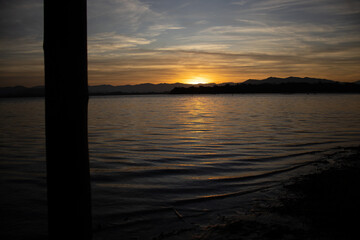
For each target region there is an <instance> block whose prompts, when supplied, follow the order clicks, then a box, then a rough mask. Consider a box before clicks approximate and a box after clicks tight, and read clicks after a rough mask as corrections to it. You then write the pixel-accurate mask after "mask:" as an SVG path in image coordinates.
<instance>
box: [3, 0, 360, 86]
mask: <svg viewBox="0 0 360 240" xmlns="http://www.w3.org/2000/svg"><path fill="white" fill-rule="evenodd" d="M42 36H43V6H42V0H12V1H9V0H0V87H4V86H16V85H23V86H37V85H43V84H44V70H43V51H42ZM88 51H89V85H99V84H112V85H124V84H139V83H175V82H183V83H197V82H217V83H220V82H242V81H245V80H247V79H249V78H253V79H263V78H267V77H269V76H274V77H288V76H297V77H305V76H308V77H318V78H327V79H332V80H338V81H356V80H360V2H359V1H358V0H341V1H340V0H302V1H298V0H88Z"/></svg>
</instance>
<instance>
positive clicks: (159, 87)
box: [0, 77, 360, 98]
mask: <svg viewBox="0 0 360 240" xmlns="http://www.w3.org/2000/svg"><path fill="white" fill-rule="evenodd" d="M69 87H71V86H69ZM44 93H45V90H44V87H43V86H36V87H31V88H27V87H23V86H16V87H2V88H0V98H5V97H43V96H44ZM165 93H171V94H202V93H208V94H216V93H360V81H356V82H353V83H344V82H335V81H332V80H327V79H318V78H309V77H305V78H299V77H288V78H276V77H269V78H267V79H264V80H255V79H249V80H247V81H245V82H243V83H233V82H228V83H221V84H214V83H210V84H198V85H193V84H184V83H171V84H170V83H161V84H152V83H144V84H137V85H122V86H112V85H96V86H89V94H90V95H92V96H96V95H127V94H165Z"/></svg>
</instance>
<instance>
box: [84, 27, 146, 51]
mask: <svg viewBox="0 0 360 240" xmlns="http://www.w3.org/2000/svg"><path fill="white" fill-rule="evenodd" d="M151 42H152V40H149V39H145V38H139V37H129V36H125V35H120V34H116V33H115V32H105V33H98V34H95V35H92V36H90V37H89V38H88V46H89V47H88V48H89V54H90V55H95V54H100V53H107V52H117V51H118V50H121V49H125V48H132V47H136V46H139V45H147V44H150V43H151Z"/></svg>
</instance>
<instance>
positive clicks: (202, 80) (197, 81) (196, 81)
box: [186, 77, 210, 84]
mask: <svg viewBox="0 0 360 240" xmlns="http://www.w3.org/2000/svg"><path fill="white" fill-rule="evenodd" d="M186 83H188V84H206V83H210V80H209V79H208V78H204V77H195V78H191V79H189V80H187V81H186Z"/></svg>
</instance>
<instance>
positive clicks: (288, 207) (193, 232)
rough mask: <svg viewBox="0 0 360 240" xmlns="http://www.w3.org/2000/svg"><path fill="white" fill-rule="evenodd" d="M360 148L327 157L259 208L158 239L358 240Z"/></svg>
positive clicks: (284, 185) (256, 205) (338, 152)
mask: <svg viewBox="0 0 360 240" xmlns="http://www.w3.org/2000/svg"><path fill="white" fill-rule="evenodd" d="M359 156H360V147H356V148H342V149H339V151H337V152H336V153H334V154H331V155H328V156H325V157H324V159H322V160H321V161H319V162H318V163H317V165H316V168H317V170H316V171H315V173H311V174H309V175H303V176H301V177H297V178H294V179H291V180H290V181H289V182H286V183H284V184H283V185H282V187H281V189H280V190H279V194H278V195H277V197H276V198H274V199H270V200H267V201H265V202H261V203H260V204H257V203H254V207H253V208H251V209H249V210H247V211H244V212H238V214H236V215H233V216H220V215H219V219H220V220H219V219H218V220H217V222H218V223H216V224H213V225H207V226H205V225H203V226H201V227H196V228H192V229H191V228H190V229H186V230H184V231H183V232H181V231H179V232H173V233H171V234H162V235H160V236H158V237H155V238H154V239H172V240H173V239H196V240H210V239H211V240H238V239H249V240H255V239H259V240H260V239H262V240H263V239H265V240H266V239H320V240H325V239H357V237H358V236H359V229H358V226H359V222H360V221H359V216H360V191H359V183H360V157H359Z"/></svg>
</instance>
